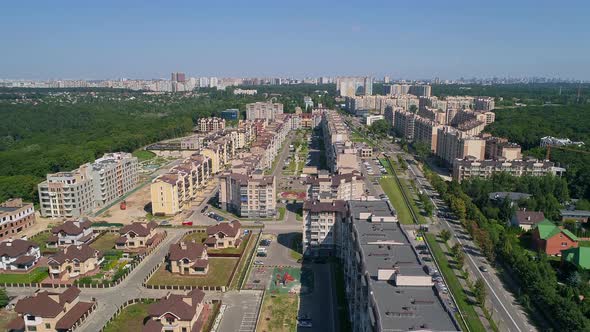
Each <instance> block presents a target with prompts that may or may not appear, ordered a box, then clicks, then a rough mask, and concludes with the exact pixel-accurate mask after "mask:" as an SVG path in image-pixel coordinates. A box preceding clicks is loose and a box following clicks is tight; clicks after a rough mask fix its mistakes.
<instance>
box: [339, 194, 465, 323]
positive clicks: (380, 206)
mask: <svg viewBox="0 0 590 332" xmlns="http://www.w3.org/2000/svg"><path fill="white" fill-rule="evenodd" d="M339 231H340V234H338V235H337V236H336V238H337V239H339V240H338V242H337V244H336V246H335V247H336V253H337V257H338V258H339V259H340V260H341V262H342V265H343V268H344V282H345V289H346V303H347V306H348V310H347V312H348V313H349V319H350V321H351V323H352V328H351V330H352V331H393V330H396V331H412V330H430V331H459V330H460V329H459V325H458V323H457V322H456V321H455V319H454V310H453V309H451V308H450V307H448V306H447V304H446V301H445V300H443V299H441V298H440V297H439V295H438V294H440V289H435V287H438V286H435V285H434V284H433V282H432V277H431V276H430V275H428V274H427V273H426V267H425V266H424V265H422V264H421V262H420V261H419V260H418V255H417V253H416V252H415V250H414V248H413V246H412V244H411V243H410V241H409V236H408V234H406V232H405V230H404V229H402V228H401V227H400V226H399V224H398V223H397V222H396V218H395V217H394V213H393V211H392V209H391V207H390V206H389V204H388V203H387V202H385V201H381V200H377V201H349V202H348V212H347V214H346V218H345V219H344V222H343V223H342V224H341V226H340V227H339Z"/></svg>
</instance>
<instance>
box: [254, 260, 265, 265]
mask: <svg viewBox="0 0 590 332" xmlns="http://www.w3.org/2000/svg"><path fill="white" fill-rule="evenodd" d="M254 265H264V262H263V261H254Z"/></svg>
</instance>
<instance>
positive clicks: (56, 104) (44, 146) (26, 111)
mask: <svg viewBox="0 0 590 332" xmlns="http://www.w3.org/2000/svg"><path fill="white" fill-rule="evenodd" d="M16 92H18V93H16V95H18V98H17V99H4V100H3V101H1V102H0V118H1V119H3V121H1V122H0V201H2V200H5V199H7V198H9V197H23V198H24V199H26V200H29V201H31V200H32V201H36V195H37V192H36V184H37V183H39V182H41V181H42V180H43V178H44V177H45V175H46V174H47V173H49V172H57V171H65V170H71V169H74V168H76V167H78V166H79V165H81V164H83V163H85V162H88V161H92V160H94V159H95V158H96V157H98V156H100V155H102V154H103V153H105V152H110V151H127V152H131V151H133V150H135V149H138V148H140V147H142V146H145V145H147V144H149V143H153V142H155V141H158V140H162V139H166V138H172V137H177V136H180V135H183V134H186V133H188V132H190V131H191V130H192V128H193V123H194V120H195V119H197V118H199V117H206V116H211V115H216V114H218V113H219V112H220V111H222V110H224V109H226V108H240V109H244V105H245V104H246V103H248V102H253V101H256V100H260V99H262V98H261V97H249V96H234V95H233V94H232V93H229V92H225V93H224V92H219V93H215V94H214V95H213V94H211V95H210V94H208V93H198V94H195V93H193V94H185V95H182V94H164V95H144V94H142V93H139V92H135V93H133V92H126V91H123V92H111V91H103V90H98V91H87V90H83V91H75V92H71V91H55V90H51V91H44V90H42V89H37V90H33V91H32V93H33V95H28V94H27V93H26V91H25V94H24V95H23V94H22V91H16ZM5 95H8V93H7V94H5ZM25 99H26V100H27V101H25V102H23V101H22V100H25Z"/></svg>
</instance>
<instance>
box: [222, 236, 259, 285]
mask: <svg viewBox="0 0 590 332" xmlns="http://www.w3.org/2000/svg"><path fill="white" fill-rule="evenodd" d="M261 236H262V231H259V232H258V236H257V237H256V242H255V246H254V250H252V252H250V256H249V257H248V258H247V261H246V266H247V268H246V273H244V274H243V275H241V276H240V279H241V280H239V281H238V282H239V285H238V289H242V288H243V287H244V283H245V282H246V279H248V273H249V272H250V268H251V267H252V261H253V260H254V257H255V256H256V247H257V246H258V243H259V242H260V237H261ZM250 239H252V236H250ZM246 248H247V247H246ZM242 259H243V258H242ZM238 264H239V263H238ZM230 285H231V282H230Z"/></svg>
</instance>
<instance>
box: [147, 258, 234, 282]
mask: <svg viewBox="0 0 590 332" xmlns="http://www.w3.org/2000/svg"><path fill="white" fill-rule="evenodd" d="M237 263H238V259H237V258H225V257H224V258H217V257H215V258H209V272H208V273H207V275H204V276H195V275H191V276H182V275H178V274H173V273H171V272H170V271H168V270H166V266H165V265H164V264H162V266H160V268H159V269H158V271H156V272H155V273H154V275H152V277H151V278H150V280H148V282H147V284H148V285H171V286H227V285H228V284H229V281H230V277H231V273H232V271H233V268H234V266H235V265H236V264H237ZM238 272H239V271H236V273H238Z"/></svg>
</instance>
